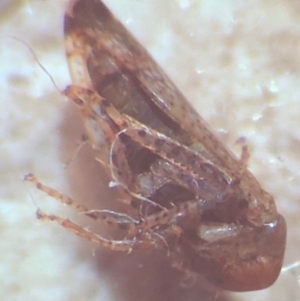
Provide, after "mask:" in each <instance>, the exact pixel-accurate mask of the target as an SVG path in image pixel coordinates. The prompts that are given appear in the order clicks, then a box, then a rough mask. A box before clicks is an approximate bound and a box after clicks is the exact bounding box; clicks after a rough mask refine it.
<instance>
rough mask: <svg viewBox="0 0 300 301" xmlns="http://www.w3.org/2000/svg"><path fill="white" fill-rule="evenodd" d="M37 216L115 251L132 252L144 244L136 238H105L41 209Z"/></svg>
mask: <svg viewBox="0 0 300 301" xmlns="http://www.w3.org/2000/svg"><path fill="white" fill-rule="evenodd" d="M37 218H38V219H40V220H43V221H55V222H57V223H58V224H59V225H61V226H62V227H64V228H66V229H67V230H68V231H70V232H73V233H75V234H76V235H78V236H80V237H83V238H85V239H87V240H89V241H91V242H94V243H96V244H98V245H101V246H103V247H105V248H107V249H110V250H113V251H125V252H128V253H130V252H131V251H132V250H133V248H137V247H139V245H142V242H139V241H137V240H135V239H132V240H110V239H106V238H103V237H101V236H99V235H97V234H96V233H93V232H91V231H89V230H87V229H84V228H82V227H81V226H78V225H76V224H74V223H73V222H72V221H70V220H68V219H63V218H61V217H58V216H55V215H46V214H44V213H43V212H42V211H40V210H38V211H37Z"/></svg>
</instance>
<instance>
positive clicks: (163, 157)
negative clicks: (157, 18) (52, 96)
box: [26, 0, 286, 291]
mask: <svg viewBox="0 0 300 301" xmlns="http://www.w3.org/2000/svg"><path fill="white" fill-rule="evenodd" d="M73 5H74V6H73ZM65 34H66V52H67V55H68V60H69V66H70V70H71V74H72V78H73V81H74V84H77V85H80V87H79V86H69V87H67V89H66V90H65V91H64V93H65V95H67V96H68V97H69V98H70V99H72V100H74V102H75V103H76V104H77V105H78V106H79V108H80V110H81V111H82V115H83V120H84V123H85V127H86V131H87V133H88V137H89V139H88V140H89V142H90V144H91V145H92V146H93V148H94V149H95V150H96V151H97V155H96V158H97V160H98V161H100V162H101V163H102V164H103V165H104V167H105V168H106V170H107V172H108V175H109V176H110V178H111V186H113V187H115V188H117V189H118V190H119V191H120V193H122V196H123V198H122V199H123V200H124V202H125V203H126V204H130V203H131V204H135V207H136V209H137V210H136V214H135V216H134V217H129V216H127V215H125V214H122V213H116V212H111V211H106V210H105V211H97V212H96V211H91V210H88V208H85V207H83V206H79V205H77V204H76V203H75V202H74V201H72V200H70V199H69V198H67V197H65V196H64V195H62V194H60V193H58V192H56V191H54V190H52V189H51V188H48V187H46V186H44V185H42V184H40V183H39V181H38V180H37V179H36V178H35V177H34V176H33V175H28V176H27V177H26V180H28V181H32V182H34V183H35V184H36V185H37V187H38V189H41V190H43V191H44V192H46V193H47V194H49V195H51V196H53V197H55V198H56V199H58V200H60V201H61V202H63V203H67V204H69V205H70V206H73V207H74V208H75V209H76V210H78V211H80V212H83V213H85V214H86V215H88V216H90V217H92V218H94V219H96V220H99V221H100V222H104V223H106V224H108V225H110V226H115V227H117V228H119V229H122V230H124V231H125V235H124V239H123V240H122V239H121V240H110V239H106V238H103V237H101V236H99V235H97V234H95V233H93V232H90V231H88V230H86V229H84V228H81V227H79V226H77V225H76V224H74V223H72V222H71V221H69V220H64V219H61V218H59V217H56V216H53V215H46V214H44V213H42V212H40V211H39V212H38V218H40V219H43V220H54V221H57V222H58V223H59V224H61V225H62V226H63V227H65V228H67V229H69V230H70V231H72V232H74V233H76V234H77V235H80V236H82V237H85V238H87V239H89V240H90V241H93V242H96V243H98V244H99V245H101V246H103V247H105V248H108V249H111V250H116V251H126V252H131V251H133V250H134V249H144V248H145V249H152V248H163V249H166V255H167V256H169V257H170V259H171V262H172V264H173V265H174V266H176V267H177V268H180V269H181V270H182V271H183V272H184V273H186V274H187V275H188V276H190V277H197V275H199V274H202V275H204V276H205V277H206V278H207V279H208V280H209V281H211V282H212V283H213V284H215V285H217V286H218V287H220V288H222V289H226V290H233V291H249V290H257V289H262V288H265V287H267V286H269V285H271V284H272V283H273V282H274V281H275V280H276V278H277V276H278V274H279V272H280V268H281V265H282V260H283V253H284V249H285V239H286V226H285V221H284V219H283V217H282V216H281V215H280V214H278V213H277V211H276V206H275V203H274V200H273V197H272V196H271V195H269V194H268V193H267V192H265V191H264V190H263V189H262V188H261V186H260V185H259V183H258V182H257V181H256V179H255V178H254V177H253V175H252V174H251V173H250V172H249V171H248V170H247V169H246V165H247V158H248V153H247V149H246V148H245V149H244V150H243V152H242V156H241V159H237V158H236V157H235V156H234V155H233V154H232V152H231V151H230V150H228V149H227V147H226V146H224V145H223V144H222V143H221V142H220V141H219V140H218V139H217V138H216V137H215V135H214V134H213V133H212V132H211V131H210V129H209V127H208V126H207V124H206V122H205V121H204V120H203V119H202V118H201V117H200V116H199V115H198V114H197V112H196V111H195V110H194V109H193V107H192V106H191V105H190V104H189V103H188V102H187V101H186V100H185V98H184V96H183V95H182V94H181V92H180V91H178V89H177V88H176V87H175V86H174V84H173V83H172V82H171V81H170V80H169V79H168V77H167V76H166V75H165V74H164V72H163V71H162V70H161V69H160V67H159V66H157V64H156V63H155V62H154V61H153V59H152V58H151V57H150V56H149V55H148V53H147V51H146V50H145V49H144V48H143V47H142V46H141V45H140V44H139V43H138V42H137V41H135V39H134V38H133V37H132V36H131V35H130V34H129V33H128V32H127V31H126V29H125V28H124V27H123V25H122V24H120V23H119V22H118V21H117V20H116V19H115V18H114V16H113V15H112V14H111V13H110V12H109V11H108V9H107V8H106V7H105V6H104V4H103V3H102V2H101V1H99V0H85V1H83V0H79V1H76V3H72V8H69V9H68V10H67V13H66V16H65ZM137 203H138V205H136V204H137Z"/></svg>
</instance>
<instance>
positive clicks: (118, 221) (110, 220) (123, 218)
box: [24, 174, 137, 229]
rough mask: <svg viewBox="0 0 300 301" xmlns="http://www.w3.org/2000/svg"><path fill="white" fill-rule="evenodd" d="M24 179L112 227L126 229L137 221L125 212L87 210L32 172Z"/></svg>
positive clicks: (78, 210) (80, 211)
mask: <svg viewBox="0 0 300 301" xmlns="http://www.w3.org/2000/svg"><path fill="white" fill-rule="evenodd" d="M24 180H25V181H29V182H32V183H34V184H35V185H36V187H37V188H38V189H39V190H41V191H43V192H44V193H46V194H47V195H49V196H51V197H53V198H55V199H56V200H58V201H60V202H61V203H63V204H65V205H68V206H70V207H71V208H73V209H74V210H76V211H77V212H79V213H82V214H84V215H86V216H88V217H90V218H93V219H94V220H96V221H99V222H103V223H105V224H107V225H108V226H110V227H114V228H117V229H126V228H128V227H129V226H130V225H134V224H136V223H137V221H136V220H134V219H133V218H131V217H130V216H128V215H126V214H122V213H117V212H114V211H109V210H89V209H88V208H87V207H85V206H83V205H81V204H79V203H77V202H76V201H74V200H73V199H71V198H70V197H68V196H66V195H64V194H62V193H60V192H58V191H56V190H54V189H52V188H50V187H48V186H45V185H43V184H42V183H41V182H39V180H38V179H37V178H36V177H35V176H34V175H33V174H27V175H26V176H25V177H24Z"/></svg>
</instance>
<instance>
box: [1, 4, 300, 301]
mask: <svg viewBox="0 0 300 301" xmlns="http://www.w3.org/2000/svg"><path fill="white" fill-rule="evenodd" d="M125 2H126V3H125ZM210 3H211V2H210V1H202V2H199V1H179V2H173V1H169V2H163V3H162V2H161V1H158V0H157V1H151V3H150V1H141V2H136V1H120V0H119V1H116V0H115V1H109V4H110V5H111V7H112V9H114V11H115V13H116V14H117V15H118V16H119V17H120V19H121V20H122V21H123V22H126V23H127V24H128V26H129V28H130V29H131V30H132V31H133V32H134V33H135V34H136V35H137V36H138V37H139V38H140V40H141V41H142V43H143V44H144V45H145V46H146V48H147V49H148V50H149V51H150V52H152V53H153V54H154V55H155V57H156V59H157V60H158V61H159V62H160V64H161V65H162V67H163V68H164V69H165V70H166V71H167V72H168V73H169V74H170V75H171V77H172V78H173V80H174V81H175V83H176V84H177V85H178V86H179V87H180V88H181V89H182V91H183V92H184V93H185V95H186V96H187V98H188V99H189V100H190V101H191V102H192V103H193V105H195V107H196V108H197V109H198V111H199V112H200V114H201V115H202V116H203V117H204V118H205V119H206V120H207V121H208V122H209V124H210V125H211V127H213V128H214V129H215V130H216V131H217V132H218V134H219V136H220V137H221V138H222V139H223V140H224V141H225V143H227V144H228V145H229V146H230V147H231V148H233V149H234V150H235V151H236V152H237V153H238V152H239V151H240V148H239V146H236V145H234V141H235V140H236V139H238V138H239V137H241V136H245V137H246V138H247V140H248V142H249V144H250V146H251V147H252V157H251V161H250V167H251V169H252V170H253V172H254V174H255V175H256V176H257V177H258V179H259V180H260V181H261V183H262V184H263V186H264V187H265V188H266V190H267V191H270V192H271V193H272V194H273V195H274V196H275V198H276V201H277V206H278V209H279V212H281V213H282V214H283V215H284V216H286V218H287V223H288V228H289V235H288V244H287V254H286V260H285V262H286V264H290V263H292V262H294V261H295V260H298V259H299V257H300V256H299V255H300V254H299V252H298V251H297V246H299V235H297V232H296V229H299V218H297V217H298V214H299V208H298V195H299V187H300V185H299V163H298V161H299V155H298V153H297V150H298V149H299V146H300V145H299V144H300V142H299V139H300V135H299V131H298V122H299V121H298V116H299V113H300V112H299V96H300V92H298V91H299V89H298V87H299V78H300V76H299V75H300V74H299V73H300V69H299V66H300V65H299V57H298V53H299V43H298V41H299V38H300V33H299V26H298V17H297V16H298V15H299V10H300V7H299V5H298V4H297V1H289V2H282V3H281V4H278V5H274V3H271V2H269V1H260V2H259V4H258V3H257V2H254V1H253V2H247V4H244V3H243V2H239V1H234V2H230V4H229V3H227V2H222V3H219V4H218V9H217V8H216V7H213V6H212V5H211V4H210ZM64 7H65V2H64V1H30V0H27V1H10V2H6V3H5V2H3V4H1V13H0V22H1V23H0V26H1V28H0V30H1V37H7V36H8V35H14V36H16V37H18V38H20V39H22V40H23V41H25V42H27V43H28V44H30V45H31V47H32V48H33V49H34V51H35V52H36V54H37V55H38V57H39V59H40V60H41V62H42V63H43V65H44V66H45V67H46V68H47V70H48V71H49V72H50V73H51V74H52V76H53V77H54V78H55V80H56V81H57V82H58V84H59V85H60V87H61V88H64V87H65V85H67V84H69V83H70V79H69V75H68V70H67V66H66V60H65V57H64V49H63V31H62V18H63V14H64ZM220 10H222V14H220V13H219V11H220ZM166 12H167V13H166ZM297 26H298V27H297ZM2 45H5V46H6V47H3V48H2V50H1V53H2V54H1V59H2V60H3V61H2V62H1V66H2V67H1V69H2V72H3V75H2V76H3V83H5V86H3V89H2V98H1V100H0V104H1V108H2V110H1V112H2V113H1V120H2V122H3V126H2V127H1V136H2V137H1V138H2V144H1V148H0V156H1V167H2V169H1V190H0V191H1V192H0V193H1V203H0V214H1V222H0V229H1V243H0V244H1V246H0V249H1V269H0V273H1V274H0V278H1V279H5V280H4V281H1V286H3V290H2V288H1V291H3V292H4V294H5V295H4V296H5V297H6V298H5V299H6V300H20V299H22V300H33V301H34V300H41V299H43V300H85V299H89V300H112V299H113V297H114V298H115V297H118V299H119V300H121V299H123V300H140V299H141V298H142V296H143V297H144V299H145V300H149V301H150V300H151V301H152V300H156V299H157V298H159V297H163V299H165V300H168V299H169V300H171V299H172V300H174V296H176V298H177V299H175V300H180V299H181V298H182V299H183V300H199V299H200V298H199V294H200V293H199V289H188V290H183V289H177V290H176V289H174V288H173V285H174V283H176V281H175V280H174V279H172V277H171V275H172V271H168V270H167V269H168V267H167V264H166V263H164V262H161V258H159V256H158V257H157V258H154V259H152V260H153V261H151V262H147V257H146V256H143V255H138V256H137V257H136V258H133V257H132V256H131V257H130V258H129V259H127V257H126V255H124V254H123V255H122V256H119V255H118V254H117V255H112V254H110V253H107V252H105V253H103V252H100V251H98V250H97V252H96V253H97V257H96V258H95V257H93V246H92V245H91V244H89V243H85V242H83V241H82V240H80V239H77V238H76V237H74V236H72V235H70V234H69V233H67V232H64V231H62V230H61V229H59V228H57V226H56V225H52V224H40V223H39V222H38V221H36V220H35V217H34V212H35V210H36V204H38V206H40V207H42V208H43V209H44V211H47V212H51V213H52V212H55V213H58V214H59V215H63V216H66V215H67V216H68V217H72V214H73V213H70V212H69V211H66V210H65V209H64V208H61V207H58V206H57V203H56V202H55V201H51V200H48V199H47V198H45V197H44V196H43V195H41V194H39V193H38V192H37V191H36V190H35V189H34V188H33V189H32V188H31V187H30V185H27V184H24V183H22V176H23V175H24V174H25V173H27V172H34V173H35V174H36V175H38V176H39V178H40V179H42V180H43V182H44V183H46V184H48V185H50V186H51V187H55V188H57V189H59V190H62V191H65V192H69V193H70V194H72V195H73V196H74V197H75V198H76V199H78V200H82V201H84V202H88V201H89V202H90V204H95V203H97V202H98V204H99V207H100V206H101V208H103V207H107V206H108V205H107V203H105V202H103V203H100V202H99V201H98V200H99V199H100V198H101V199H104V198H105V199H106V197H105V195H104V194H103V192H102V189H101V186H100V185H101V184H100V183H102V182H103V180H102V175H101V174H100V172H99V170H100V168H99V167H98V166H97V165H96V164H95V162H94V161H93V158H92V153H91V152H89V150H88V149H84V151H83V152H81V153H80V154H79V155H78V157H76V159H75V161H74V162H73V163H72V164H71V165H70V166H69V167H68V169H67V170H64V167H63V163H62V162H65V161H66V160H67V159H68V158H69V157H70V156H71V155H72V151H73V150H74V148H75V144H76V141H77V140H78V139H79V137H80V135H81V133H82V129H81V127H80V118H79V116H78V113H77V111H76V109H75V108H74V106H73V105H72V104H70V103H68V102H67V101H66V99H65V98H63V97H61V96H60V95H59V94H58V92H57V91H56V90H55V89H54V88H53V85H52V84H51V82H50V81H49V80H48V78H47V77H46V76H45V74H44V73H43V72H41V71H40V69H39V67H38V66H37V64H36V63H35V62H34V60H33V59H32V57H31V55H30V54H29V52H28V50H27V49H26V48H24V47H23V46H22V45H21V44H19V43H18V42H16V41H12V40H9V39H7V38H3V40H2ZM297 159H298V160H297ZM102 187H103V189H104V187H105V184H103V186H102ZM35 203H36V204H35ZM93 206H95V205H93ZM74 218H76V221H77V220H81V218H78V217H74V216H73V219H74ZM83 223H85V224H86V223H87V221H86V220H83ZM297 223H298V224H297ZM148 261H149V258H148ZM95 262H98V264H97V263H96V264H95ZM143 266H144V267H143ZM144 270H146V271H147V273H146V275H144V273H143V271H144ZM162 271H164V273H162ZM299 273H300V271H299V269H298V270H297V269H296V270H294V271H293V272H291V271H290V272H285V273H283V274H282V275H281V276H280V278H279V280H278V281H277V282H276V284H275V285H274V286H272V287H271V288H270V289H267V290H264V291H261V292H253V293H242V294H231V295H230V296H228V297H227V298H228V299H229V300H253V299H255V300H285V299H287V300H299V295H300V288H299V286H298V284H297V277H298V276H299ZM168 277H169V279H170V280H169V281H168V280H166V279H168ZM138 281H139V282H140V285H138V287H139V288H140V290H139V289H136V286H137V282H138ZM142 294H143V295H142ZM204 299H205V298H204ZM206 299H207V298H206ZM206 299H205V300H206Z"/></svg>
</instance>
